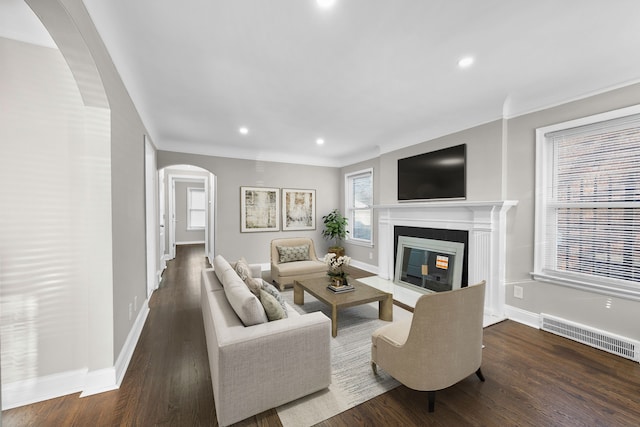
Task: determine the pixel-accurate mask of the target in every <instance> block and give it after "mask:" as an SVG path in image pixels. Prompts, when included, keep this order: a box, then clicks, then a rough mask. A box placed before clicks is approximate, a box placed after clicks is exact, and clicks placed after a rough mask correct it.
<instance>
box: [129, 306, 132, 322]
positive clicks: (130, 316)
mask: <svg viewBox="0 0 640 427" xmlns="http://www.w3.org/2000/svg"><path fill="white" fill-rule="evenodd" d="M132 317H133V304H132V303H129V320H131V318H132Z"/></svg>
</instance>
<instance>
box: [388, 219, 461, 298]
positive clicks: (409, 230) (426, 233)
mask: <svg viewBox="0 0 640 427" xmlns="http://www.w3.org/2000/svg"><path fill="white" fill-rule="evenodd" d="M401 237H406V238H417V239H427V240H435V241H439V242H456V243H460V244H462V247H463V253H462V254H461V256H459V257H458V258H456V260H458V261H460V260H461V262H462V271H461V282H460V286H457V287H465V286H467V285H468V284H469V232H468V231H466V230H451V229H446V228H428V227H407V226H402V225H396V226H394V227H393V242H394V244H393V253H394V254H395V259H394V273H395V274H394V277H396V276H395V275H396V274H397V273H398V268H397V266H398V239H400V238H401ZM414 242H419V240H418V241H414ZM416 244H417V245H418V246H419V245H420V243H416ZM433 245H434V244H432V246H433ZM445 246H446V245H445ZM454 247H455V245H452V248H451V250H453V248H454ZM427 249H428V248H427ZM415 256H416V255H414V257H415ZM441 270H442V269H441ZM441 273H443V272H441ZM430 274H431V275H432V274H434V273H430ZM433 290H436V289H433ZM443 290H444V289H443ZM447 290H450V289H447Z"/></svg>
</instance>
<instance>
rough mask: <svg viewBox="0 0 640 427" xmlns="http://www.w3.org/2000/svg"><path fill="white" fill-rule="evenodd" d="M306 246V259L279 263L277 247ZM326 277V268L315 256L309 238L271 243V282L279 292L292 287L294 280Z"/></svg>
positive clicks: (276, 240)
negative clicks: (276, 286)
mask: <svg viewBox="0 0 640 427" xmlns="http://www.w3.org/2000/svg"><path fill="white" fill-rule="evenodd" d="M293 246H308V247H309V252H308V257H307V258H308V259H304V260H296V261H289V262H280V251H279V250H278V247H293ZM326 275H327V266H326V264H325V263H324V262H322V261H320V260H319V259H318V257H317V256H316V249H315V247H314V245H313V240H312V239H311V238H309V237H292V238H285V239H274V240H272V241H271V280H273V281H274V282H275V283H276V284H277V285H278V287H279V288H280V290H281V291H282V290H284V288H285V286H293V281H294V280H303V279H311V278H314V277H323V276H326Z"/></svg>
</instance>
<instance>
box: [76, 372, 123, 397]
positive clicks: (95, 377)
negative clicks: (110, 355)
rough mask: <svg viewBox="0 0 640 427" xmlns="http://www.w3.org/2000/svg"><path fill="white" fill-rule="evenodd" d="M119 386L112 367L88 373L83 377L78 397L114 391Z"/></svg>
mask: <svg viewBox="0 0 640 427" xmlns="http://www.w3.org/2000/svg"><path fill="white" fill-rule="evenodd" d="M119 386H120V385H119V384H118V383H117V382H116V370H115V368H114V367H110V368H105V369H97V370H95V371H89V372H87V375H86V377H85V381H84V387H83V390H82V393H80V397H87V396H93V395H94V394H98V393H104V392H105V391H111V390H115V389H117V388H118V387H119Z"/></svg>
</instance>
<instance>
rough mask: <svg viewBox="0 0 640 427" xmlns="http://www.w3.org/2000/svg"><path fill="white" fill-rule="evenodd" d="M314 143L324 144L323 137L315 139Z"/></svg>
mask: <svg viewBox="0 0 640 427" xmlns="http://www.w3.org/2000/svg"><path fill="white" fill-rule="evenodd" d="M316 144H318V145H322V144H324V139H322V138H318V139H316Z"/></svg>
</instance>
